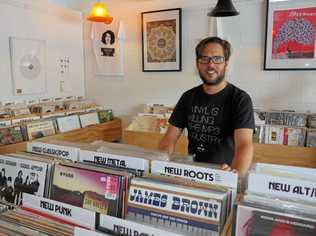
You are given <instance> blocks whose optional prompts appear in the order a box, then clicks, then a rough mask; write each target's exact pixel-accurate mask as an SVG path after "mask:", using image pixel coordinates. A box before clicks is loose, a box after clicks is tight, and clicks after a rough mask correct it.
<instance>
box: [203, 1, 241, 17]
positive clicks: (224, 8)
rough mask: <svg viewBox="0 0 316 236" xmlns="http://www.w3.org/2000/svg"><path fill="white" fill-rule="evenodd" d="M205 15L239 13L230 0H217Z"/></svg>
mask: <svg viewBox="0 0 316 236" xmlns="http://www.w3.org/2000/svg"><path fill="white" fill-rule="evenodd" d="M207 15H208V16H214V17H225V16H237V15H239V12H238V11H237V10H236V8H235V7H234V5H233V3H232V1H231V0H218V2H217V4H216V6H215V7H214V9H213V10H212V11H210V12H209V13H208V14H207Z"/></svg>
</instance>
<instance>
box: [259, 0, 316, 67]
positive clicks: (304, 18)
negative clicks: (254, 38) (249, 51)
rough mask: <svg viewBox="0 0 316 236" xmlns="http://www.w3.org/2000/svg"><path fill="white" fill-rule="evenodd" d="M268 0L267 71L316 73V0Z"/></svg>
mask: <svg viewBox="0 0 316 236" xmlns="http://www.w3.org/2000/svg"><path fill="white" fill-rule="evenodd" d="M266 1H267V16H266V38H265V54H264V70H315V69H316V3H315V0H299V1H297V0H282V1H280V0H266Z"/></svg>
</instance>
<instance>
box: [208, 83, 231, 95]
mask: <svg viewBox="0 0 316 236" xmlns="http://www.w3.org/2000/svg"><path fill="white" fill-rule="evenodd" d="M227 84H228V82H227V81H226V80H223V81H222V82H220V83H219V84H216V85H208V84H203V90H204V92H205V93H207V94H210V95H213V94H216V93H218V92H220V91H222V90H223V89H224V88H225V87H226V86H227Z"/></svg>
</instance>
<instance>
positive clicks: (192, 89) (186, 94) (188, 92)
mask: <svg viewBox="0 0 316 236" xmlns="http://www.w3.org/2000/svg"><path fill="white" fill-rule="evenodd" d="M201 87H202V85H201V84H200V85H198V86H195V87H193V88H191V89H189V90H187V91H185V92H184V93H183V96H191V95H192V94H195V93H196V92H198V91H200V90H201Z"/></svg>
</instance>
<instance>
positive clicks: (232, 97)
mask: <svg viewBox="0 0 316 236" xmlns="http://www.w3.org/2000/svg"><path fill="white" fill-rule="evenodd" d="M169 123H170V124H172V125H174V126H176V127H178V128H182V129H183V128H187V129H188V139H189V147H188V150H189V153H190V154H194V155H195V160H196V161H200V162H211V163H217V164H223V163H226V164H228V165H231V163H232V160H233V156H234V130H235V129H239V128H249V129H254V127H255V125H254V116H253V107H252V102H251V98H250V96H249V95H248V94H247V93H246V92H244V91H243V90H241V89H239V88H237V87H236V86H234V85H232V84H229V83H228V84H227V86H226V87H225V88H224V89H223V90H222V91H220V92H218V93H217V94H214V95H210V94H207V93H205V92H204V90H203V86H202V85H199V86H197V87H195V88H192V89H190V90H188V91H186V92H185V93H184V94H183V95H182V96H181V98H180V100H179V101H178V103H177V105H176V107H175V109H174V111H173V113H172V115H171V117H170V119H169Z"/></svg>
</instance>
